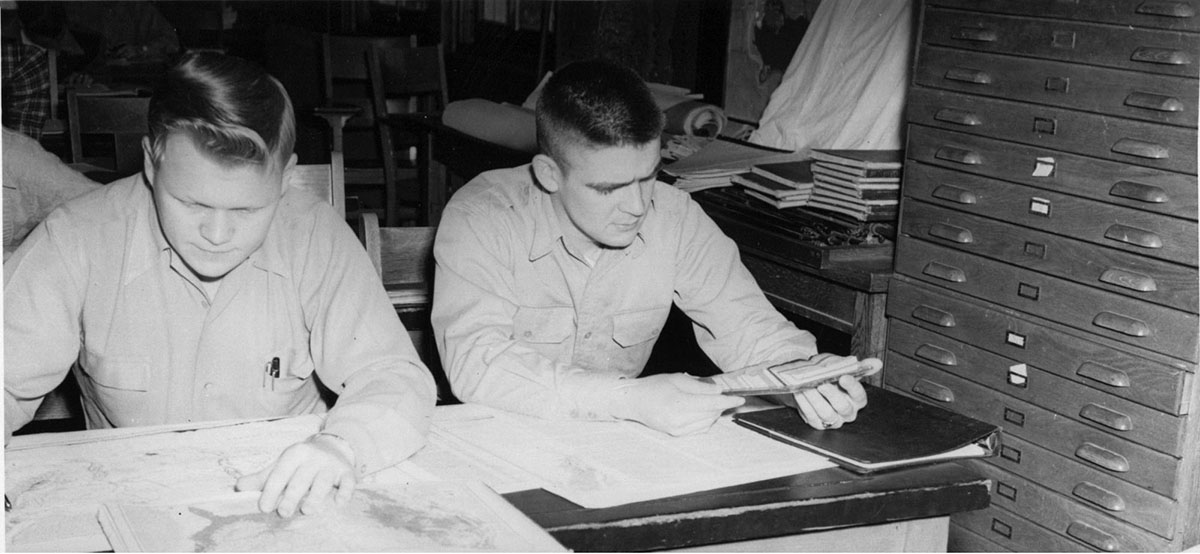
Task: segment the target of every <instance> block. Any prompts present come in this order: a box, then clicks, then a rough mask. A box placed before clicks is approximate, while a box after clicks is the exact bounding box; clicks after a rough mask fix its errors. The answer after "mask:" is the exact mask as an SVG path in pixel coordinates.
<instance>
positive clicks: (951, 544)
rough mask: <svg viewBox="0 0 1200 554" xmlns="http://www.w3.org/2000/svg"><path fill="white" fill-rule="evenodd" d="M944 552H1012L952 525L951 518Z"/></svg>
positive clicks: (965, 529) (964, 528)
mask: <svg viewBox="0 0 1200 554" xmlns="http://www.w3.org/2000/svg"><path fill="white" fill-rule="evenodd" d="M946 552H1012V550H1009V549H1007V548H1004V547H1003V546H1000V545H999V544H996V543H994V542H992V541H989V540H987V539H985V538H983V537H982V536H980V535H978V534H976V533H975V532H974V531H971V530H969V529H967V528H966V527H963V526H961V525H958V524H956V523H954V519H953V518H951V519H950V536H949V537H946Z"/></svg>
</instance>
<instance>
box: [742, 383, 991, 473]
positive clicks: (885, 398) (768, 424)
mask: <svg viewBox="0 0 1200 554" xmlns="http://www.w3.org/2000/svg"><path fill="white" fill-rule="evenodd" d="M863 388H865V389H866V391H867V406H866V407H865V408H863V409H861V410H859V412H858V417H857V418H856V419H855V420H854V421H852V422H850V423H847V424H845V425H843V426H841V427H840V428H838V429H827V430H821V431H819V430H817V429H813V428H812V427H810V426H809V425H808V424H807V423H805V422H804V419H803V418H801V417H800V414H799V413H798V412H797V411H796V409H795V408H787V407H785V408H771V409H767V410H761V411H757V412H746V413H740V414H734V416H733V419H734V421H735V422H737V423H738V424H740V425H742V426H744V427H747V428H749V429H751V430H754V431H757V432H759V433H762V434H764V435H766V436H768V437H771V438H773V439H776V440H780V441H783V442H786V443H788V444H791V445H794V446H798V447H800V448H803V449H806V450H809V451H811V452H815V453H817V454H820V455H822V456H825V457H827V458H829V459H830V461H832V462H834V463H836V464H838V465H840V466H842V467H844V468H846V469H849V470H851V471H854V472H855V473H871V472H873V471H879V470H884V469H892V468H899V467H909V466H914V465H920V464H927V463H933V462H940V461H947V460H957V459H963V458H985V457H988V456H992V455H993V454H995V453H996V452H997V451H998V449H999V448H1000V428H999V427H997V426H995V425H992V424H990V423H987V422H983V421H979V420H977V419H974V418H971V417H967V416H965V415H962V414H957V413H954V412H952V411H950V410H947V409H944V408H941V407H938V406H934V405H932V404H926V403H925V402H922V401H920V400H916V399H913V398H909V397H907V396H904V395H902V394H899V393H896V392H892V391H889V390H884V389H881V388H877V387H873V386H871V385H866V384H864V385H863Z"/></svg>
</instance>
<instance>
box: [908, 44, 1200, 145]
mask: <svg viewBox="0 0 1200 554" xmlns="http://www.w3.org/2000/svg"><path fill="white" fill-rule="evenodd" d="M913 80H914V82H916V83H917V84H921V85H925V86H928V87H933V88H940V89H947V90H954V91H958V92H965V93H968V94H979V95H983V96H993V97H998V98H1006V99H1009V100H1016V101H1021V102H1035V103H1038V104H1048V105H1051V106H1058V107H1062V108H1071V109H1076V110H1083V111H1089V112H1096V113H1102V114H1108V115H1115V116H1118V117H1127V118H1130V119H1139V120H1143V121H1150V122H1154V123H1167V124H1171V125H1180V126H1185V127H1192V128H1195V127H1196V106H1197V102H1200V100H1198V98H1197V97H1198V94H1197V86H1196V80H1195V79H1190V78H1187V77H1172V76H1169V75H1146V74H1143V73H1135V72H1132V71H1124V70H1119V69H1108V68H1100V67H1093V66H1087V65H1071V64H1067V63H1064V62H1056V61H1046V60H1031V59H1027V58H1013V57H1009V56H998V55H995V54H986V53H980V52H969V51H965V50H952V49H949V48H939V47H936V46H929V47H926V48H923V49H921V52H920V54H919V55H918V57H917V67H916V72H915V73H914V75H913ZM952 115H953V114H947V116H952ZM960 116H961V117H966V116H967V114H960Z"/></svg>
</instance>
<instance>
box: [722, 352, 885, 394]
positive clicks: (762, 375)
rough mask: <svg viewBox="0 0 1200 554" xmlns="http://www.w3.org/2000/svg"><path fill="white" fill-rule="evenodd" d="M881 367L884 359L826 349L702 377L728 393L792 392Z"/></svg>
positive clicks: (868, 373) (875, 370) (865, 373)
mask: <svg viewBox="0 0 1200 554" xmlns="http://www.w3.org/2000/svg"><path fill="white" fill-rule="evenodd" d="M881 367H883V362H881V361H879V360H877V359H875V358H867V359H865V360H859V359H858V358H856V357H854V356H837V355H835V354H828V353H823V354H816V355H814V356H813V357H811V358H808V359H804V360H792V361H788V362H783V363H781V364H771V363H763V364H756V365H752V366H748V367H744V368H742V369H739V370H736V371H730V372H728V373H721V374H719V375H714V376H712V377H705V378H704V379H701V380H702V381H707V382H710V383H716V384H718V385H721V386H722V387H724V388H725V391H724V392H725V394H729V395H736V396H758V395H764V394H792V393H796V392H799V391H802V390H804V389H811V388H816V387H818V386H820V385H823V384H825V383H834V382H837V380H838V379H839V378H841V376H843V375H853V376H854V377H855V378H862V377H866V376H868V375H873V374H875V373H876V372H878V371H879V368H881Z"/></svg>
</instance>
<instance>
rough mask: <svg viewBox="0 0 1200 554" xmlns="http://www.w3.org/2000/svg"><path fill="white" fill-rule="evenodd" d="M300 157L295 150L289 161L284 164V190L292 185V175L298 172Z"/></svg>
mask: <svg viewBox="0 0 1200 554" xmlns="http://www.w3.org/2000/svg"><path fill="white" fill-rule="evenodd" d="M298 159H299V158H297V157H296V153H295V152H293V153H292V155H291V157H290V158H288V161H287V163H286V164H284V166H283V175H282V177H283V179H281V181H282V182H283V189H284V190H286V189H287V188H288V187H290V186H291V185H292V176H293V175H295V174H296V160H298Z"/></svg>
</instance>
